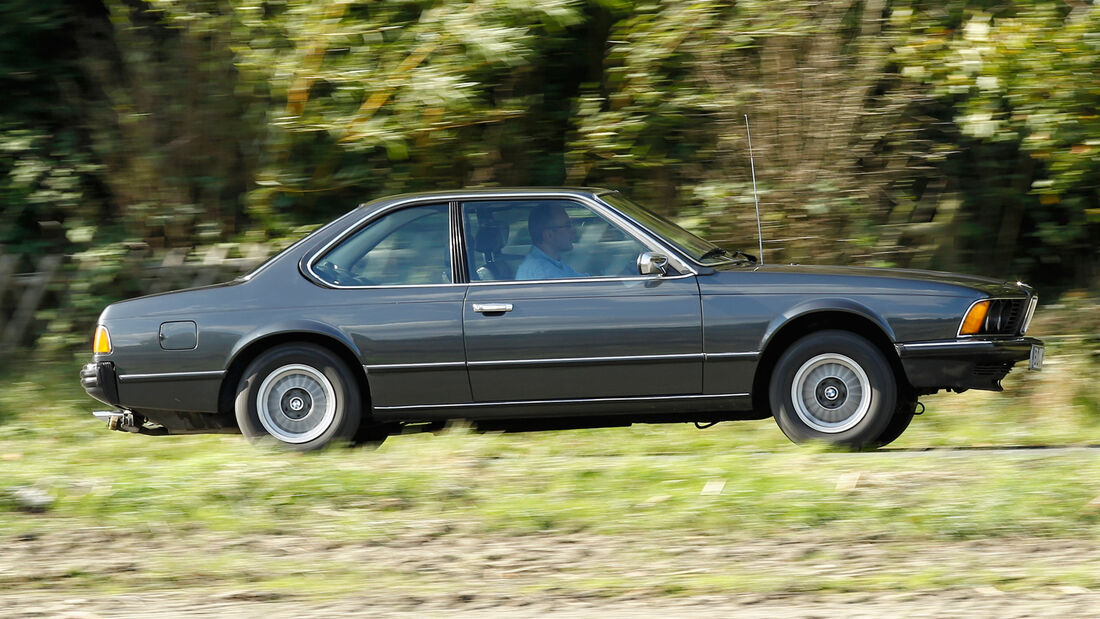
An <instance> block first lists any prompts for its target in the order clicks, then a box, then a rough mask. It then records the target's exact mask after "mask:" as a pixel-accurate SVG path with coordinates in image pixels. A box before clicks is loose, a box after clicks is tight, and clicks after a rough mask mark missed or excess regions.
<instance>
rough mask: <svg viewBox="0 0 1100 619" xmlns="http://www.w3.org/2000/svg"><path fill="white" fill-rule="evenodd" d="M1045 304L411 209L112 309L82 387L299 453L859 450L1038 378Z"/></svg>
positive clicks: (162, 426) (652, 236) (522, 203)
mask: <svg viewBox="0 0 1100 619" xmlns="http://www.w3.org/2000/svg"><path fill="white" fill-rule="evenodd" d="M1036 303H1037V297H1036V296H1035V294H1034V291H1033V290H1032V289H1031V288H1029V287H1028V286H1025V285H1023V284H1020V283H1010V282H1003V281H999V280H994V279H988V278H981V277H974V276H967V275H958V274H950V273H940V272H931V271H915V270H901V269H878V268H856V267H836V266H799V265H768V266H764V265H761V264H759V263H758V261H757V259H756V258H755V257H753V256H749V255H747V254H744V253H742V252H733V251H729V250H726V249H723V248H720V247H718V246H716V245H714V244H712V243H710V242H708V241H706V240H703V239H701V238H699V237H697V236H695V235H694V234H692V233H690V232H687V231H686V230H684V229H682V228H680V227H679V226H677V225H676V224H674V223H672V222H670V221H668V220H666V219H664V218H662V217H660V216H658V215H656V214H654V213H652V212H650V211H648V210H646V209H645V208H642V207H640V206H638V205H637V204H635V203H633V202H631V201H630V200H629V199H627V198H626V197H624V196H623V195H622V194H620V193H618V192H614V191H609V190H603V189H591V188H526V189H493V190H467V191H452V192H434V193H420V194H409V195H400V196H393V197H388V198H384V199H380V200H376V201H373V202H370V203H368V204H365V205H363V206H360V207H359V208H356V209H354V210H353V211H351V212H349V213H347V214H345V215H343V216H342V217H340V218H338V219H336V220H335V221H333V222H331V223H329V224H328V225H326V226H324V227H322V228H320V229H318V230H316V231H315V232H313V233H312V234H310V235H308V236H307V237H305V238H304V239H302V240H301V241H299V242H297V243H296V244H294V245H292V246H291V247H289V248H288V249H286V250H285V251H283V252H281V253H279V254H278V255H276V256H275V257H274V258H272V259H271V260H269V261H268V262H267V263H265V264H264V265H262V266H260V267H259V268H257V269H256V270H255V271H253V272H252V273H250V274H248V275H245V276H243V277H240V278H238V279H235V280H233V281H231V282H227V283H224V284H218V285H214V286H207V287H203V288H196V289H191V290H182V291H177V292H170V293H164V294H157V295H151V296H146V297H141V298H137V299H132V300H128V301H122V302H119V303H115V304H112V305H110V306H108V307H107V308H106V309H105V310H104V311H103V312H102V314H101V315H100V318H99V321H98V324H97V327H96V332H95V338H94V343H93V348H94V356H93V360H92V362H91V363H89V364H88V365H86V366H85V367H84V368H83V370H82V372H81V381H82V384H83V385H84V387H85V389H86V390H87V391H88V393H89V394H90V395H91V396H92V397H94V398H96V399H98V400H100V401H102V402H104V403H106V404H108V405H110V406H111V407H112V408H111V409H110V410H106V411H97V412H96V413H95V414H96V415H97V416H98V417H101V418H104V419H106V420H107V421H108V425H109V426H110V427H111V428H113V429H118V430H126V431H131V432H137V433H143V434H154V435H162V434H187V433H210V432H238V431H239V432H240V433H242V434H244V436H245V437H246V438H248V439H249V440H252V441H261V440H266V441H273V442H275V443H277V444H279V445H282V446H285V447H287V448H290V449H295V450H312V449H317V448H320V447H323V446H325V445H327V444H329V443H331V442H333V441H348V442H353V443H373V444H377V443H379V442H381V441H382V440H383V439H384V438H385V437H386V436H387V435H389V434H394V433H398V432H400V431H402V429H403V428H405V429H415V428H434V427H438V426H439V425H440V424H442V423H445V422H446V421H447V420H451V419H466V420H470V421H471V422H472V423H473V424H474V425H475V427H477V428H481V429H499V430H536V429H557V428H562V429H564V428H577V427H596V426H614V425H629V424H631V423H671V422H696V423H712V422H718V421H727V420H737V419H759V418H766V417H774V418H775V420H776V422H777V423H778V425H779V427H780V429H781V430H782V431H783V432H784V433H785V434H786V435H787V436H788V437H789V438H790V439H791V440H793V441H795V442H803V441H809V440H820V441H825V442H828V443H832V444H836V445H839V446H844V447H849V448H868V447H875V446H881V445H885V444H888V443H890V442H891V441H893V440H895V439H896V438H897V437H898V436H900V435H901V433H902V432H903V431H904V430H905V429H906V427H907V426H908V425H909V423H910V421H911V419H912V418H913V415H914V412H916V410H917V400H918V398H919V397H920V396H922V395H925V394H930V393H934V392H936V391H939V390H944V389H946V390H953V391H964V390H966V389H987V390H1000V389H1001V385H1000V381H1001V379H1002V378H1003V377H1004V376H1005V375H1006V374H1007V373H1008V372H1009V371H1010V370H1011V369H1012V367H1013V365H1014V364H1015V363H1017V362H1019V361H1023V360H1028V362H1029V364H1028V366H1029V369H1033V370H1037V369H1039V368H1040V367H1041V365H1042V355H1043V350H1044V349H1043V344H1042V342H1040V341H1039V340H1036V339H1034V338H1030V337H1027V336H1026V335H1025V334H1026V332H1027V328H1028V324H1029V323H1030V321H1031V318H1032V316H1033V314H1034V312H1035V307H1036Z"/></svg>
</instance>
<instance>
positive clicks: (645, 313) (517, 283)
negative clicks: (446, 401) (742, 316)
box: [462, 199, 703, 403]
mask: <svg viewBox="0 0 1100 619" xmlns="http://www.w3.org/2000/svg"><path fill="white" fill-rule="evenodd" d="M540 209H543V210H545V209H549V210H550V211H553V213H554V214H555V215H556V216H557V217H559V218H561V216H562V212H564V213H565V214H566V215H567V216H568V220H569V223H568V224H566V223H564V222H565V219H559V220H555V221H550V222H549V223H547V222H543V223H542V224H541V229H540V230H539V231H538V232H536V233H535V234H534V235H533V234H532V226H533V225H534V224H535V221H536V220H537V219H538V215H536V212H539V211H540ZM462 224H463V228H464V235H465V239H466V247H467V256H466V261H467V263H468V275H469V277H470V282H471V283H470V287H469V290H468V292H467V295H466V300H465V303H464V304H463V309H462V321H463V330H464V337H465V342H466V359H467V367H468V370H469V376H470V386H471V390H472V395H473V399H474V401H475V402H481V403H487V402H534V401H545V400H565V399H569V400H571V399H591V398H634V397H639V398H646V397H658V396H670V395H692V394H699V393H701V392H702V358H703V355H702V327H701V317H700V304H699V288H698V285H697V283H696V281H695V276H694V275H693V274H690V273H685V274H678V273H670V274H669V275H666V276H661V277H657V276H644V277H643V276H641V275H639V274H638V270H637V257H638V255H639V254H640V253H641V252H643V251H648V250H651V249H655V248H651V247H648V246H647V245H645V244H643V242H642V241H640V240H639V239H638V238H636V237H635V236H634V235H632V234H631V233H630V232H629V231H628V230H627V229H626V228H625V227H623V226H621V225H617V224H615V223H613V222H612V221H610V220H609V218H608V217H606V216H605V214H601V213H600V212H599V211H598V210H597V209H595V208H593V206H592V205H587V204H584V203H581V202H579V201H576V200H561V199H556V200H540V199H524V200H514V199H513V200H485V201H479V202H464V203H463V204H462ZM570 228H571V229H570ZM570 234H571V235H572V239H571V240H567V239H568V235H570ZM533 236H538V237H539V238H538V239H534V238H533ZM533 241H535V242H533ZM540 244H541V245H542V246H543V247H545V251H542V250H541V249H537V248H538V247H539V246H540ZM566 246H569V248H568V249H564V248H565V247H566ZM563 249H564V250H563ZM525 277H526V278H532V279H517V278H525Z"/></svg>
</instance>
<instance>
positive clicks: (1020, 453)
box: [0, 0, 1100, 617]
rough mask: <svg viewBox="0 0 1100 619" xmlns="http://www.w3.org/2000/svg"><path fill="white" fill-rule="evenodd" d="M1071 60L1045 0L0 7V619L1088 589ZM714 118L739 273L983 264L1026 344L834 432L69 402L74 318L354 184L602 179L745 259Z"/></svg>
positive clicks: (283, 232) (1083, 225)
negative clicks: (1010, 367)
mask: <svg viewBox="0 0 1100 619" xmlns="http://www.w3.org/2000/svg"><path fill="white" fill-rule="evenodd" d="M1098 76H1100V5H1098V4H1097V3H1095V2H1088V1H1085V0H1062V1H1009V0H971V1H963V0H935V1H931V0H930V1H910V2H905V1H900V0H837V1H824V2H810V1H802V0H792V1H786V2H773V1H764V0H738V1H736V2H734V1H726V0H664V1H662V0H540V1H539V2H527V1H523V0H470V1H465V2H460V1H451V0H410V1H384V2H381V1H370V2H368V1H344V0H272V1H269V2H258V1H255V0H201V1H200V0H194V1H180V2H169V1H161V0H151V1H147V0H68V1H66V0H3V1H2V2H0V93H2V94H3V98H2V100H0V385H2V388H0V615H6V616H7V615H12V614H13V613H14V614H15V615H19V613H20V612H23V611H25V613H26V614H27V615H33V616H39V615H51V616H73V617H76V616H80V617H88V616H99V615H103V616H118V615H124V616H126V615H128V616H148V615H150V614H156V612H159V613H160V614H166V615H176V614H191V613H192V612H199V613H200V614H201V613H202V612H203V611H201V610H199V611H196V610H195V609H196V608H198V609H206V610H205V612H207V613H208V614H210V615H212V616H219V615H220V616H227V615H233V614H238V615H246V616H288V617H289V616H301V615H302V612H301V610H302V607H300V606H299V604H301V603H303V601H309V603H310V604H314V606H313V607H312V608H313V610H312V611H310V612H306V613H305V614H307V615H308V614H311V613H312V614H314V615H317V616H336V615H339V614H346V615H351V616H360V615H362V614H363V613H364V612H368V611H367V610H365V609H373V610H374V612H375V613H376V614H380V615H386V616H393V615H391V614H387V613H389V612H391V611H396V612H399V613H406V614H405V615H398V616H418V617H419V616H424V613H425V609H428V610H429V611H431V612H429V613H428V614H431V613H432V612H434V613H435V614H437V615H438V616H453V615H452V613H453V612H454V611H455V610H456V609H458V610H471V609H472V612H476V611H477V609H479V608H484V609H492V610H493V612H503V610H506V609H507V608H513V610H514V611H515V614H516V616H520V614H521V613H523V612H528V613H529V614H528V615H523V616H542V614H540V613H543V611H546V612H550V611H560V610H562V609H563V608H564V609H566V610H568V609H570V608H573V609H574V610H576V609H579V610H577V614H576V616H592V615H593V614H596V613H595V612H593V610H592V609H593V608H594V607H602V608H604V610H608V609H614V610H616V611H623V612H624V613H625V612H627V611H629V610H630V609H632V608H633V609H635V610H637V612H636V613H634V614H631V615H630V616H645V615H647V614H649V615H653V614H655V610H654V609H655V608H658V605H666V606H667V605H669V604H672V605H676V604H681V603H687V601H689V600H695V601H696V602H697V603H699V604H702V605H703V607H702V610H701V614H700V615H698V616H718V615H721V616H733V615H732V614H731V609H734V610H735V609H736V608H741V606H744V610H746V612H747V614H748V615H750V616H781V615H790V614H791V613H792V612H794V611H792V610H791V608H792V607H791V605H792V604H794V605H799V604H802V605H804V606H805V607H806V608H809V609H811V610H812V609H813V608H817V609H818V611H815V612H816V614H814V613H811V612H810V610H807V611H806V612H807V613H810V614H808V615H806V616H823V615H825V616H836V615H844V616H852V613H853V609H858V610H860V611H863V612H865V614H866V615H867V616H913V615H918V614H919V615H941V616H958V615H959V614H964V615H966V614H970V615H973V616H1009V615H1012V616H1024V615H1028V616H1039V615H1042V616H1060V617H1067V616H1092V615H1095V614H1096V612H1097V608H1100V533H1098V532H1100V481H1098V480H1100V459H1098V458H1097V455H1098V453H1100V452H1098V451H1097V449H1096V446H1097V443H1098V441H1100V382H1098V381H1097V380H1096V376H1097V373H1098V372H1100V335H1098V334H1100V296H1098V292H1100V243H1098V241H1100V156H1098V155H1100V77H1098ZM745 115H748V116H749V118H750V121H751V125H752V138H753V144H752V146H753V150H754V152H755V169H756V176H757V179H758V182H759V189H760V210H761V215H762V218H763V222H762V224H763V236H764V252H765V257H766V260H767V261H769V262H787V261H793V262H801V263H818V264H825V263H838V264H862V265H875V266H900V267H913V268H931V269H945V270H952V271H961V272H967V273H976V274H983V275H988V276H995V277H1002V278H1006V279H1017V278H1018V279H1022V280H1023V281H1026V282H1028V283H1030V284H1032V285H1034V286H1036V287H1037V288H1038V290H1039V292H1040V295H1041V303H1042V306H1041V307H1040V310H1039V312H1038V314H1037V316H1036V320H1035V323H1034V325H1033V327H1032V331H1031V333H1030V334H1032V335H1037V336H1039V337H1041V338H1043V339H1044V340H1045V341H1046V343H1047V360H1046V364H1045V366H1044V369H1043V371H1042V372H1040V373H1036V372H1024V371H1021V370H1017V371H1016V372H1013V373H1012V374H1010V375H1009V377H1008V378H1007V379H1006V381H1005V388H1006V391H1005V392H1003V393H993V392H978V393H974V392H969V393H966V394H963V395H956V394H950V395H944V394H940V395H934V396H930V397H928V398H925V399H924V401H925V403H926V404H927V405H928V407H927V409H928V412H927V413H926V414H924V415H923V416H921V417H919V418H918V419H917V420H916V421H915V422H914V424H913V426H912V427H911V428H910V429H909V430H908V431H907V432H906V434H905V436H903V437H902V438H901V440H900V441H899V442H898V443H896V444H894V445H893V446H892V450H883V451H880V452H879V453H874V454H838V453H832V452H829V451H828V450H822V449H819V448H815V447H795V446H793V445H790V444H789V443H788V442H787V441H786V440H785V439H784V438H783V436H782V434H781V433H780V432H779V430H778V428H776V427H775V424H774V423H773V422H772V421H771V420H770V419H765V420H760V421H753V422H738V423H730V424H721V425H720V426H718V427H716V428H713V429H710V430H706V431H704V432H700V431H699V430H697V429H695V428H694V427H691V426H690V425H689V424H675V425H667V426H645V425H639V426H634V427H630V428H612V429H596V430H579V431H569V432H546V433H530V434H521V435H493V434H483V435H473V434H470V433H469V431H468V430H467V429H466V428H464V427H462V426H461V425H459V426H457V427H452V428H450V429H448V430H447V431H445V432H444V433H443V434H442V435H441V436H432V435H430V434H417V435H408V436H395V437H392V438H390V439H389V440H387V442H386V443H385V444H384V445H383V446H382V447H381V449H379V450H378V451H368V450H365V449H358V450H343V449H334V450H328V451H326V452H324V453H321V454H313V455H310V456H305V457H303V456H298V455H293V454H286V453H281V452H274V451H269V450H257V449H254V448H252V447H250V446H249V445H248V444H247V443H246V442H245V441H244V440H243V439H242V438H240V437H238V436H188V437H160V438H152V437H143V436H134V435H129V434H123V433H118V432H108V431H107V430H106V429H105V428H103V425H102V423H101V422H97V421H95V420H94V419H93V418H92V417H91V415H89V414H88V412H89V411H90V410H93V409H94V408H96V403H95V402H93V401H92V400H91V399H90V398H88V397H87V396H86V395H85V394H84V392H83V390H82V389H81V388H80V386H79V383H78V381H77V369H78V366H79V364H80V363H83V362H86V361H87V360H89V358H90V352H89V350H90V340H91V335H92V327H93V325H94V322H95V320H96V317H97V316H98V314H99V312H100V311H101V310H102V309H103V307H104V306H105V305H107V304H108V303H110V302H113V301H116V300H118V299H122V298H126V297H131V296H135V295H139V294H145V293H149V292H157V291H162V290H168V289H172V288H181V287H187V286H191V285H201V284H207V283H214V282H216V281H221V280H227V279H230V278H232V277H235V276H237V275H239V274H241V273H244V272H246V271H247V270H249V269H250V268H252V267H253V266H254V265H256V264H259V263H260V262H261V261H263V260H264V259H265V258H266V257H267V256H269V255H271V254H272V253H274V252H275V251H278V250H279V249H280V248H282V247H284V246H286V245H287V244H289V243H291V242H293V241H294V240H295V239H297V238H300V237H301V236H302V235H303V234H305V233H306V232H308V231H309V230H311V229H313V227H315V226H317V225H319V224H322V223H324V222H326V221H328V220H330V219H332V218H334V217H336V216H337V215H339V214H341V213H344V212H346V211H348V210H350V209H352V208H354V207H355V206H356V205H358V204H360V203H362V202H365V201H368V200H371V199H373V198H377V197H381V196H385V195H390V194H394V193H398V192H405V191H418V190H434V189H449V188H457V187H476V186H484V187H492V186H515V185H543V186H545V185H562V184H568V185H595V186H604V187H610V188H614V189H619V190H622V191H624V192H625V193H626V194H627V195H629V196H631V197H632V198H634V199H636V200H637V201H639V202H641V203H642V204H645V205H648V206H649V207H650V208H652V209H654V210H656V211H658V212H660V213H662V214H664V215H667V216H669V217H671V218H673V219H676V220H677V221H679V222H680V223H682V224H683V225H685V226H686V227H688V228H690V229H692V230H694V231H696V232H698V233H701V234H703V235H705V236H707V237H709V238H711V239H713V240H715V241H718V242H719V243H720V244H723V245H725V246H728V247H730V248H742V249H745V250H746V251H749V252H751V253H755V250H756V242H757V241H756V220H755V215H754V208H753V194H752V176H751V168H750V162H749V158H748V144H747V141H746V130H745ZM1005 447H1008V449H1004V448H1005ZM893 448H896V449H893ZM195 548H202V549H203V552H201V553H196V552H195ZM364 583H370V586H364ZM891 592H895V593H891ZM700 596H703V597H700ZM705 596H711V597H710V598H706V597H705ZM817 596H829V597H827V599H828V600H840V601H841V602H844V601H845V600H850V601H852V602H854V603H855V604H856V605H852V604H846V605H844V606H842V607H839V608H836V609H833V610H826V611H823V612H821V607H820V605H818V602H820V600H821V599H826V598H824V597H817ZM845 596H846V597H845ZM707 599H709V600H711V602H706V600H707ZM324 600H343V601H341V602H339V603H338V604H337V606H335V607H327V606H323V605H322V606H317V605H318V604H323V603H327V602H323V601H324ZM699 600H703V601H699ZM769 600H771V601H776V600H778V602H775V603H776V604H780V607H779V608H778V609H773V608H772V607H770V606H767V604H770V603H771V602H769ZM696 602H693V603H696ZM339 604H343V606H340V605H339ZM707 604H710V606H707ZM761 604H763V605H761ZM784 604H786V606H783V605H784ZM578 605H579V606H578ZM586 605H587V606H586ZM593 605H595V606H593ZM883 605H885V606H883ZM735 607H736V608H735ZM264 609H274V610H278V609H281V611H280V612H282V614H279V613H278V612H276V613H275V614H263V613H265V612H267V611H265V610H264ZM624 609H626V610H624ZM876 609H877V610H876ZM697 610H698V609H697ZM154 611H155V612H154ZM70 612H75V613H77V614H72V615H67V614H66V613H70ZM483 612H486V611H483ZM249 613H251V615H249ZM543 614H544V613H543ZM601 614H602V613H601ZM663 614H664V615H666V616H682V615H683V613H680V612H671V611H670V612H667V613H663ZM604 616H619V615H604ZM622 616H626V615H625V614H623V615H622Z"/></svg>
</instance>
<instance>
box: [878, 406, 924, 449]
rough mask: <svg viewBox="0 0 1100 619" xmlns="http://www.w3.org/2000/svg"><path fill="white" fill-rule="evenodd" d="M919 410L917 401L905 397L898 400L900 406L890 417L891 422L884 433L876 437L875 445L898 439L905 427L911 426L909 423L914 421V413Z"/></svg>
mask: <svg viewBox="0 0 1100 619" xmlns="http://www.w3.org/2000/svg"><path fill="white" fill-rule="evenodd" d="M915 412H917V403H916V401H915V400H914V401H909V400H906V399H904V398H902V399H899V400H898V407H897V409H896V410H895V411H894V416H893V417H892V418H891V419H890V423H889V424H887V425H886V429H885V430H883V432H882V435H881V436H879V437H878V438H877V439H875V443H874V445H875V447H885V446H886V445H889V444H890V443H893V442H894V441H896V440H898V437H900V436H901V435H902V433H903V432H905V429H906V428H908V427H909V423H910V422H911V421H913V416H914V415H913V413H915Z"/></svg>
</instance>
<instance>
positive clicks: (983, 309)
mask: <svg viewBox="0 0 1100 619" xmlns="http://www.w3.org/2000/svg"><path fill="white" fill-rule="evenodd" d="M987 313H989V301H978V302H977V303H975V304H974V305H972V306H971V307H970V311H969V312H967V313H966V318H964V319H963V326H962V328H961V329H959V335H977V334H978V332H979V331H981V329H982V323H984V322H985V315H986V314H987Z"/></svg>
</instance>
